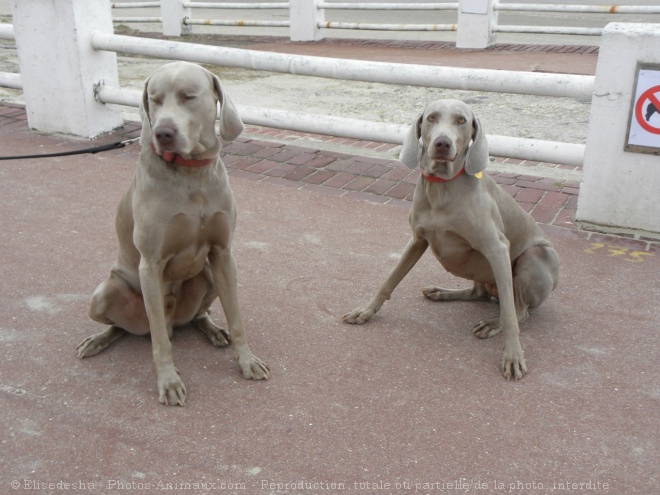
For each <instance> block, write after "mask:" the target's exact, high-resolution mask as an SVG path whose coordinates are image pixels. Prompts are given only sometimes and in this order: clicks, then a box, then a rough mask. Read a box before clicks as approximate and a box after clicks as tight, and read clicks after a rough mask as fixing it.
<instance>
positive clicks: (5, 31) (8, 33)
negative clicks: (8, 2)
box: [0, 23, 16, 40]
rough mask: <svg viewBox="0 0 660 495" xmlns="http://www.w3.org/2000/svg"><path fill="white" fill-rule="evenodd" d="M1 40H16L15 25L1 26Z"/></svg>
mask: <svg viewBox="0 0 660 495" xmlns="http://www.w3.org/2000/svg"><path fill="white" fill-rule="evenodd" d="M0 39H3V40H13V39H16V38H15V36H14V25H13V24H4V23H3V24H0Z"/></svg>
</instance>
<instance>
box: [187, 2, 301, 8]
mask: <svg viewBox="0 0 660 495" xmlns="http://www.w3.org/2000/svg"><path fill="white" fill-rule="evenodd" d="M183 6H184V7H187V8H191V9H288V8H289V3H288V2H275V3H217V2H216V3H211V2H183Z"/></svg>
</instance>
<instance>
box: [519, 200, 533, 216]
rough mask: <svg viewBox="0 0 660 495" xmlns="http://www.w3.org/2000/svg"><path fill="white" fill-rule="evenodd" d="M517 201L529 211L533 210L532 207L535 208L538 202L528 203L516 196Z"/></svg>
mask: <svg viewBox="0 0 660 495" xmlns="http://www.w3.org/2000/svg"><path fill="white" fill-rule="evenodd" d="M516 201H517V202H518V204H519V205H520V207H521V208H522V209H523V210H525V211H526V212H527V213H529V212H530V211H532V208H534V206H535V205H536V203H527V202H525V201H518V199H517V198H516Z"/></svg>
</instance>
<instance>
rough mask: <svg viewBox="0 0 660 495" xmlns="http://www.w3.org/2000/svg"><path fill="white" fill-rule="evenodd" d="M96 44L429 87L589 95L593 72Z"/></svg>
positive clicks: (162, 43) (119, 40)
mask: <svg viewBox="0 0 660 495" xmlns="http://www.w3.org/2000/svg"><path fill="white" fill-rule="evenodd" d="M90 41H91V45H92V48H94V49H96V50H108V51H115V52H123V53H130V54H133V55H147V56H152V57H157V58H165V59H170V60H188V61H191V62H197V63H208V64H217V65H222V66H225V67H244V68H248V69H253V70H265V71H271V72H282V73H289V74H296V75H305V76H315V77H325V78H330V79H344V80H350V81H366V82H379V83H385V84H407V85H412V86H423V87H427V88H446V89H464V90H470V91H492V92H497V93H514V94H528V95H538V96H559V97H570V98H580V99H589V98H591V94H592V92H593V85H594V77H593V76H579V75H567V74H550V73H543V72H520V71H503V70H489V69H466V68H459V67H441V66H430V65H414V64H400V63H398V64H397V63H388V62H372V61H365V60H347V59H335V58H328V57H310V56H305V55H291V54H285V53H271V52H262V51H257V50H243V49H239V48H228V47H220V46H207V45H194V44H191V43H181V42H177V41H166V40H155V39H147V38H136V37H133V36H122V35H115V34H109V33H102V32H100V31H94V32H93V33H92V36H91V40H90Z"/></svg>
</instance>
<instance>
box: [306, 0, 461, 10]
mask: <svg viewBox="0 0 660 495" xmlns="http://www.w3.org/2000/svg"><path fill="white" fill-rule="evenodd" d="M318 8H319V9H328V10H330V9H342V10H458V3H329V2H319V3H318Z"/></svg>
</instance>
